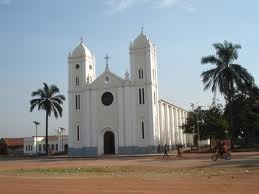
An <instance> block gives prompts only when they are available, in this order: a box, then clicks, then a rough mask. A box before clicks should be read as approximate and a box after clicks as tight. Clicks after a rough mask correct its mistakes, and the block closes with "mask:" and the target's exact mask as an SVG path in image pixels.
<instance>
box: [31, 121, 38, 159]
mask: <svg viewBox="0 0 259 194" xmlns="http://www.w3.org/2000/svg"><path fill="white" fill-rule="evenodd" d="M33 123H34V124H35V127H36V155H38V148H37V141H38V125H39V124H40V123H39V122H37V121H33Z"/></svg>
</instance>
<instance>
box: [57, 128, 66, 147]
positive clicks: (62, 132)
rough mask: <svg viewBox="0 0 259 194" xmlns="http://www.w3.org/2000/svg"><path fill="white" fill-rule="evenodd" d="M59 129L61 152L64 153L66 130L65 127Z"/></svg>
mask: <svg viewBox="0 0 259 194" xmlns="http://www.w3.org/2000/svg"><path fill="white" fill-rule="evenodd" d="M59 129H60V132H61V133H60V134H61V146H62V149H61V152H63V150H64V145H63V142H64V140H63V138H64V131H65V130H66V129H64V128H63V127H59Z"/></svg>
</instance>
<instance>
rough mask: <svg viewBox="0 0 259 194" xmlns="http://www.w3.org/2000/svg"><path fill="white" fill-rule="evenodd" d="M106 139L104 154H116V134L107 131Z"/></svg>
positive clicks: (104, 137)
mask: <svg viewBox="0 0 259 194" xmlns="http://www.w3.org/2000/svg"><path fill="white" fill-rule="evenodd" d="M103 139H104V154H115V146H114V134H113V132H111V131H106V132H105V133H104V136H103Z"/></svg>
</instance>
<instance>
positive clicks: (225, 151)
mask: <svg viewBox="0 0 259 194" xmlns="http://www.w3.org/2000/svg"><path fill="white" fill-rule="evenodd" d="M223 150H224V153H228V146H227V144H226V143H224V146H223Z"/></svg>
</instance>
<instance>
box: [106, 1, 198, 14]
mask: <svg viewBox="0 0 259 194" xmlns="http://www.w3.org/2000/svg"><path fill="white" fill-rule="evenodd" d="M192 1H193V0H106V1H105V4H106V5H107V6H108V9H109V11H110V12H122V11H124V10H126V9H129V8H132V7H134V6H141V5H144V6H146V7H152V8H171V7H183V8H185V9H186V10H187V11H189V12H194V11H195V8H194V7H193V6H192Z"/></svg>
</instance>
